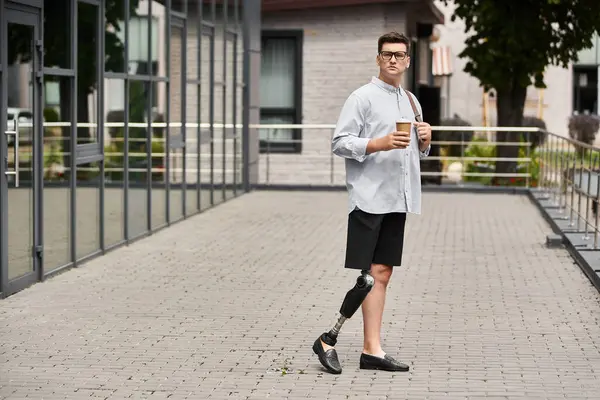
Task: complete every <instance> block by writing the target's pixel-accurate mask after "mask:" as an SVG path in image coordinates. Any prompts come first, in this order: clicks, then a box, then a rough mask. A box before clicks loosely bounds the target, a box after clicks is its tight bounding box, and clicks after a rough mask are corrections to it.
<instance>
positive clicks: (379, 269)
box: [371, 264, 394, 286]
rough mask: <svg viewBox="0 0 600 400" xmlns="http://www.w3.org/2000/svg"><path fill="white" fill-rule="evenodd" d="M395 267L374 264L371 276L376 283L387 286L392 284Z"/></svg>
mask: <svg viewBox="0 0 600 400" xmlns="http://www.w3.org/2000/svg"><path fill="white" fill-rule="evenodd" d="M393 270H394V268H393V267H391V266H389V265H383V264H373V265H371V276H373V279H375V282H378V283H381V284H383V285H386V286H387V284H388V283H389V282H390V278H391V277H392V271H393Z"/></svg>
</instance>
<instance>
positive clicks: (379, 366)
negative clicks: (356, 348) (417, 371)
mask: <svg viewBox="0 0 600 400" xmlns="http://www.w3.org/2000/svg"><path fill="white" fill-rule="evenodd" d="M360 369H375V370H380V371H403V372H405V371H408V369H409V368H408V365H406V364H403V363H401V362H399V361H396V360H394V359H393V358H392V357H390V356H388V355H387V354H386V355H385V356H384V357H383V358H381V357H377V356H372V355H369V354H365V353H362V354H361V355H360Z"/></svg>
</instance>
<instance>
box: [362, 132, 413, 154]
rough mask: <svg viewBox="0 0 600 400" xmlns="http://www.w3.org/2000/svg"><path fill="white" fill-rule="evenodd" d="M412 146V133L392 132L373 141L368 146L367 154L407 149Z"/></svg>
mask: <svg viewBox="0 0 600 400" xmlns="http://www.w3.org/2000/svg"><path fill="white" fill-rule="evenodd" d="M409 144H410V133H408V132H392V133H390V134H389V135H386V136H383V137H380V138H377V139H371V140H370V141H369V144H368V145H367V153H368V154H370V153H375V152H377V151H389V150H395V149H405V148H407V147H408V145H409Z"/></svg>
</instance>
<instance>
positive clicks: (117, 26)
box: [104, 1, 127, 93]
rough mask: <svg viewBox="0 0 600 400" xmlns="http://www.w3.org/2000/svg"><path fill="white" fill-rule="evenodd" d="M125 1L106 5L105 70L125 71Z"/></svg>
mask: <svg viewBox="0 0 600 400" xmlns="http://www.w3.org/2000/svg"><path fill="white" fill-rule="evenodd" d="M126 6H127V2H125V1H107V2H106V3H105V13H104V15H105V21H106V30H105V32H104V52H105V54H106V57H104V70H105V71H110V72H126V71H125V7H126ZM105 93H106V92H105Z"/></svg>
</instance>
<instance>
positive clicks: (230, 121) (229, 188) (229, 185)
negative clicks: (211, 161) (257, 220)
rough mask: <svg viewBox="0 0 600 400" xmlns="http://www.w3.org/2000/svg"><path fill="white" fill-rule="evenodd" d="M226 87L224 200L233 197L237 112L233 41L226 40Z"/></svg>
mask: <svg viewBox="0 0 600 400" xmlns="http://www.w3.org/2000/svg"><path fill="white" fill-rule="evenodd" d="M226 54H227V57H226V62H227V68H226V69H227V75H226V79H227V85H226V87H225V91H226V95H225V97H226V104H227V109H226V115H225V123H226V125H227V127H226V129H225V139H224V140H225V143H224V147H225V177H224V178H225V179H224V182H225V198H227V199H230V198H232V197H233V185H234V176H235V163H236V162H237V159H236V157H235V147H234V146H235V140H234V133H235V132H236V131H235V129H234V124H235V122H236V114H237V110H236V109H235V104H234V101H236V98H235V91H236V88H235V86H234V85H233V83H234V82H235V78H236V77H235V76H234V75H235V73H236V70H235V63H234V61H235V60H234V56H235V41H234V40H228V41H227V53H226Z"/></svg>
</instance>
